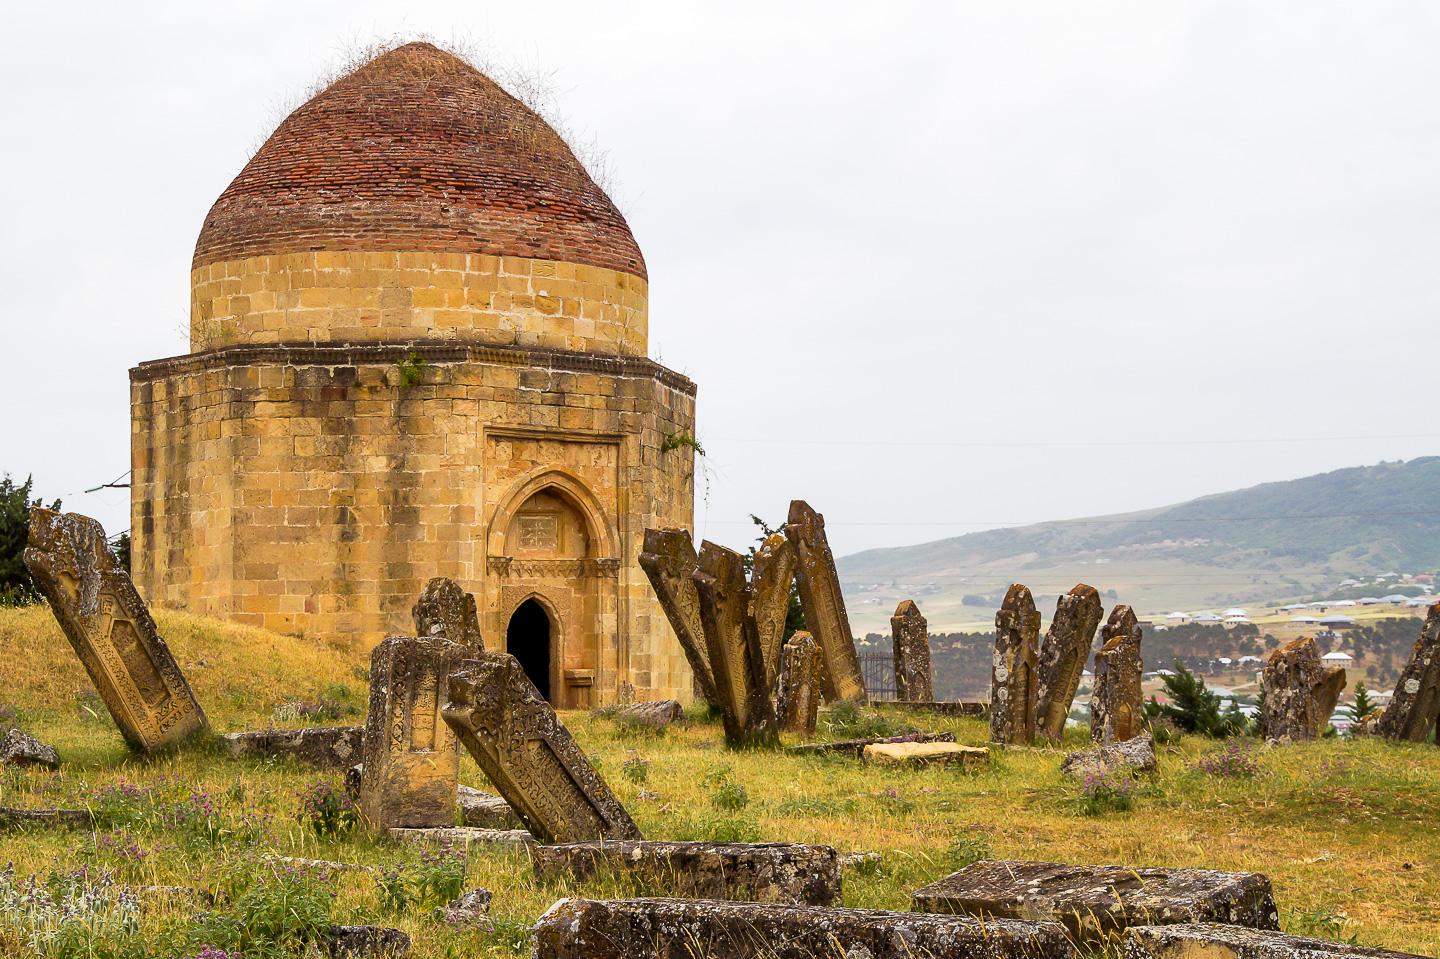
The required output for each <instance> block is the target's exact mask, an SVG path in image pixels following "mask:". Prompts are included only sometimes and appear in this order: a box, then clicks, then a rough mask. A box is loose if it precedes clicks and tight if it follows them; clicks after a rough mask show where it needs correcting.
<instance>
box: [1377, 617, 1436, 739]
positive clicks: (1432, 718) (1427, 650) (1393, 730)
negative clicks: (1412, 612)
mask: <svg viewBox="0 0 1440 959" xmlns="http://www.w3.org/2000/svg"><path fill="white" fill-rule="evenodd" d="M1437 718H1440V603H1437V604H1435V605H1434V606H1431V607H1430V611H1429V612H1428V613H1427V614H1426V615H1425V625H1424V626H1423V627H1421V629H1420V638H1419V639H1417V640H1416V641H1415V648H1414V649H1413V650H1412V651H1411V653H1410V662H1408V663H1406V664H1405V670H1404V672H1402V673H1401V674H1400V681H1399V682H1397V683H1396V684H1395V695H1394V696H1393V697H1392V698H1391V700H1390V705H1388V706H1386V707H1385V712H1384V713H1382V714H1381V716H1380V718H1379V720H1377V721H1376V723H1375V729H1376V731H1377V732H1378V733H1380V735H1382V736H1385V737H1387V738H1389V739H1399V740H1408V741H1409V742H1415V743H1423V742H1425V741H1426V740H1427V739H1429V738H1430V730H1431V729H1432V728H1433V727H1434V726H1435V723H1436V720H1437Z"/></svg>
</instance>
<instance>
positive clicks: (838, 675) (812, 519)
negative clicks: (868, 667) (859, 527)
mask: <svg viewBox="0 0 1440 959" xmlns="http://www.w3.org/2000/svg"><path fill="white" fill-rule="evenodd" d="M785 536H786V538H787V539H789V540H790V541H791V542H792V543H794V544H795V556H796V565H795V584H796V586H797V587H798V588H799V592H800V605H801V607H803V608H804V610H805V623H806V625H807V626H808V627H809V628H810V633H811V635H812V636H814V637H815V641H816V642H817V643H819V644H820V654H821V661H822V663H823V670H822V672H821V680H822V690H821V691H822V692H823V693H824V694H825V698H826V699H827V700H828V701H830V702H837V701H839V700H842V699H853V700H857V701H860V702H864V701H865V698H866V697H865V676H864V674H863V673H861V671H860V656H859V654H858V653H857V652H856V651H855V634H854V633H852V632H851V631H850V617H849V614H848V613H846V611H845V597H844V596H843V595H842V594H841V592H840V577H839V574H837V573H836V572H835V555H834V554H833V553H832V552H831V551H830V541H829V539H828V538H827V537H826V535H825V517H823V516H821V515H820V514H819V513H817V512H815V510H813V509H812V508H811V507H810V504H809V503H807V502H805V501H804V500H799V499H797V500H792V501H791V502H790V514H789V516H788V517H787V522H786V524H785Z"/></svg>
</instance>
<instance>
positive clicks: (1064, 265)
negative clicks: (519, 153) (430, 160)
mask: <svg viewBox="0 0 1440 959" xmlns="http://www.w3.org/2000/svg"><path fill="white" fill-rule="evenodd" d="M0 18H3V19H0V91H3V93H0V98H3V99H0V130H3V131H4V136H3V143H4V148H3V150H0V286H3V289H4V306H3V308H0V318H3V324H4V331H3V332H4V339H3V342H4V345H5V349H6V352H7V354H8V355H7V357H6V360H5V370H6V373H5V376H4V380H3V382H4V392H3V400H4V405H5V409H6V412H5V416H4V420H3V423H4V425H3V426H0V470H5V471H9V472H11V473H13V474H19V475H24V474H26V473H30V472H33V473H34V475H35V478H36V483H37V490H38V491H39V492H41V493H43V494H44V495H45V496H46V497H53V496H56V495H62V494H63V495H64V496H65V505H66V506H67V507H68V508H71V509H78V510H81V511H84V512H88V513H91V514H93V515H96V516H97V517H99V518H100V519H101V520H102V521H103V522H104V523H105V525H106V527H107V529H109V530H110V531H111V532H118V531H119V530H121V529H123V528H125V527H126V526H127V525H128V522H129V520H128V507H127V502H128V496H127V495H126V493H125V492H124V491H118V492H116V491H109V492H105V493H101V494H94V495H88V496H87V495H77V491H79V490H82V489H84V488H85V487H88V486H93V485H95V484H97V483H100V482H103V481H106V480H110V479H112V478H114V477H115V476H117V475H118V474H121V473H123V472H124V471H125V470H126V469H127V468H128V467H129V440H128V434H129V423H128V417H129V409H128V380H127V374H126V370H127V368H128V367H130V366H132V365H134V364H135V363H137V362H140V361H142V360H147V359H153V358H158V357H162V356H170V355H174V354H176V353H181V352H184V351H185V349H186V342H185V335H184V332H183V329H184V326H185V322H186V315H187V310H188V287H187V284H188V270H189V263H190V255H191V251H192V249H193V245H194V241H195V237H196V234H197V233H198V231H199V228H200V223H201V221H202V219H203V218H204V215H205V212H206V211H207V209H208V208H209V206H210V204H211V202H213V200H214V199H215V197H216V196H218V195H219V193H220V192H221V190H223V189H224V187H225V185H226V184H227V183H228V182H229V181H230V179H231V178H232V177H233V176H234V175H235V174H236V173H237V172H238V171H239V169H240V167H241V166H242V165H243V164H244V162H245V160H246V159H247V157H248V156H249V153H250V151H251V150H252V149H253V148H254V146H256V145H257V144H258V143H259V142H260V141H261V140H262V139H263V138H264V137H265V136H266V135H267V134H268V133H269V131H270V129H271V128H272V127H273V126H274V124H275V123H276V122H278V120H279V118H280V116H281V115H283V114H281V113H278V112H277V111H278V104H281V103H284V102H286V101H290V100H293V98H294V96H295V95H296V93H297V92H298V91H301V90H303V89H304V88H305V87H307V86H308V85H309V83H310V82H311V81H312V80H314V79H315V78H316V77H317V76H318V75H320V74H322V73H323V72H325V70H326V69H327V68H329V67H332V66H333V65H334V64H335V63H336V62H337V61H339V60H340V59H341V58H342V57H343V55H344V52H345V50H346V49H347V47H353V46H354V45H355V44H356V43H357V42H360V43H364V42H369V41H371V40H375V39H381V38H386V37H389V36H392V35H400V36H403V37H409V36H412V35H415V34H429V35H431V36H432V37H433V38H434V39H436V40H439V41H445V40H448V39H450V38H452V37H454V38H458V39H460V40H463V41H466V42H469V43H472V44H476V45H478V46H480V47H483V48H485V49H486V50H488V51H489V54H490V56H491V57H492V58H493V59H494V60H495V61H497V62H500V63H502V64H508V65H515V66H519V67H521V68H524V69H527V70H530V71H538V72H541V73H552V72H553V76H552V79H553V83H554V88H555V91H556V103H557V107H558V109H559V112H560V113H561V115H562V116H563V117H564V118H565V120H566V121H567V123H568V125H569V126H570V127H571V128H573V129H574V130H576V131H578V132H580V133H581V134H582V135H584V136H587V137H588V136H593V137H594V138H595V139H596V140H597V141H598V142H599V144H600V145H601V146H602V147H603V148H604V149H605V151H606V152H607V153H608V156H609V161H610V164H611V166H612V167H613V169H614V172H615V175H616V178H617V180H618V187H619V188H618V190H617V197H616V198H617V200H618V201H619V202H620V203H621V205H622V207H623V209H624V211H625V213H626V215H627V216H628V218H629V220H630V224H631V227H632V228H633V229H634V232H635V235H636V237H637V238H638V240H639V242H640V245H641V247H642V248H643V249H644V251H645V255H646V259H647V260H648V262H649V267H650V276H651V315H650V322H651V355H652V356H654V357H656V358H657V359H660V360H661V361H662V362H664V363H665V364H666V365H668V366H670V367H672V368H674V369H677V370H679V371H681V372H684V373H686V374H688V375H690V376H691V377H693V378H694V379H696V380H697V381H698V383H699V385H700V395H699V409H700V439H701V441H702V442H703V444H704V445H705V447H706V448H707V450H708V452H709V456H708V458H707V460H706V463H707V469H708V472H709V473H710V479H709V483H708V493H707V492H706V491H705V489H704V484H702V489H701V493H700V495H697V514H698V515H697V526H698V529H699V532H700V533H701V534H702V535H705V536H708V537H709V538H712V539H715V540H717V541H720V542H727V543H730V544H731V545H736V546H739V545H741V544H743V542H744V541H746V540H748V538H749V536H750V531H749V529H747V528H746V525H745V517H746V515H747V514H748V513H750V512H758V513H761V514H762V515H764V516H766V517H768V518H771V519H772V521H773V520H775V519H778V518H779V517H781V516H782V515H783V513H784V510H785V506H786V503H787V502H788V500H789V499H790V498H791V497H805V498H808V499H809V500H810V501H811V502H812V503H813V504H814V505H815V506H816V507H817V508H818V509H820V510H821V511H822V512H824V513H825V514H826V517H827V520H828V521H829V524H830V529H831V539H832V542H833V544H834V545H835V547H836V549H837V551H840V552H849V551H853V550H857V549H862V548H866V547H870V546H879V545H899V544H904V543H911V542H920V541H923V540H927V539H934V538H938V537H941V536H948V535H955V534H958V533H961V532H968V531H970V530H973V529H977V528H982V527H986V526H993V525H998V524H1007V523H1016V522H1028V521H1037V520H1044V519H1056V518H1063V517H1074V516H1084V515H1090V514H1096V513H1106V512H1117V511H1123V510H1130V509H1137V508H1142V507H1147V506H1154V505H1160V504H1163V503H1168V502H1173V501H1179V500H1183V499H1186V498H1189V497H1192V496H1195V495H1199V494H1203V493H1208V492H1219V491H1223V490H1226V489H1231V488H1234V487H1238V486H1244V485H1250V484H1253V483H1257V482H1262V481H1266V480H1273V479H1287V478H1292V477H1297V476H1302V475H1306V474H1309V473H1314V472H1318V471H1321V470H1326V469H1333V468H1338V467H1342V466H1350V465H1358V464H1362V463H1371V462H1375V461H1378V460H1381V459H1397V458H1410V457H1414V456H1418V455H1423V454H1426V453H1430V452H1434V451H1436V450H1437V449H1440V425H1437V424H1436V422H1435V409H1436V399H1435V390H1434V387H1433V384H1432V382H1431V378H1432V376H1433V368H1434V364H1433V363H1425V362H1424V361H1423V359H1422V358H1424V357H1427V356H1429V357H1433V356H1434V355H1436V350H1437V347H1440V323H1437V314H1440V310H1437V307H1440V286H1437V277H1440V270H1437V266H1440V263H1437V260H1440V174H1437V171H1440V110H1437V107H1436V94H1437V91H1440V57H1437V56H1436V51H1437V50H1440V6H1437V5H1436V4H1434V3H1433V2H1424V0H1416V2H1394V3H1387V2H1378V0H1366V2H1363V3H1359V2H1352V3H1344V4H1341V3H1325V2H1316V0H1301V2H1291V3H1280V2H1271V3H1265V4H1256V3H1253V2H1249V0H1246V2H1206V3H1165V2H1156V0H1143V2H1139V0H1137V2H1133V3H1098V2H1086V3H1075V2H1073V0H1061V2H1053V3H1017V2H1011V0H1003V2H1002V0H994V2H986V3H955V4H941V3H933V2H926V3H899V2H887V3H883V4H881V3H874V4H850V3H836V2H829V3H816V4H802V3H793V2H787V3H775V2H773V0H772V2H768V3H763V4H752V3H736V2H729V3H725V4H707V5H703V6H702V5H699V4H686V3H676V2H668V3H655V4H641V3H625V4H598V3H594V2H585V3H546V2H538V0H530V2H526V3H490V2H485V0H469V2H463V3H439V2H430V3H427V2H403V3H402V2H399V0H391V2H386V3H377V2H356V0H350V2H346V3H320V2H309V0H307V2H304V3H299V2H290V3H231V4H224V5H220V4H208V3H193V2H192V3H175V4H160V3H142V2H131V3H124V4H111V3H94V4H90V5H88V6H86V7H77V6H76V5H75V4H40V3H29V4H24V5H20V4H14V3H9V4H5V6H4V10H3V14H0Z"/></svg>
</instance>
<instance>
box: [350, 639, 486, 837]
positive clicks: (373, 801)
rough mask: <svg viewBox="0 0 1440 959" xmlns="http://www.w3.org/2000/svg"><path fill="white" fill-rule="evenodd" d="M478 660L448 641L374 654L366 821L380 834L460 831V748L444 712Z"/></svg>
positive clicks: (390, 644)
mask: <svg viewBox="0 0 1440 959" xmlns="http://www.w3.org/2000/svg"><path fill="white" fill-rule="evenodd" d="M473 654H474V650H473V649H468V648H466V647H464V646H461V645H460V644H459V643H452V642H450V641H449V640H448V639H445V638H444V637H441V636H392V637H390V638H389V639H387V640H385V641H384V642H382V643H381V644H380V645H378V646H376V647H375V651H374V652H373V653H371V655H370V710H369V712H368V713H367V715H366V717H365V740H364V756H365V760H364V762H365V774H364V775H363V776H362V777H361V780H360V815H361V816H362V817H363V818H364V820H365V822H366V823H367V824H368V825H369V826H370V827H371V828H372V829H375V830H377V831H383V830H385V829H391V828H395V827H408V828H415V829H425V828H437V827H441V826H453V825H455V791H456V787H457V785H458V784H459V775H460V747H459V744H458V743H456V741H455V735H454V733H452V732H451V731H450V727H449V726H448V725H446V723H445V721H444V719H443V717H442V716H441V709H442V708H443V707H444V705H445V694H446V680H447V679H448V677H449V675H450V673H451V671H452V670H454V669H455V668H457V667H458V666H459V665H460V663H461V662H462V661H464V660H465V659H466V658H467V657H468V656H470V655H473Z"/></svg>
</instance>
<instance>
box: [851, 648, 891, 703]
mask: <svg viewBox="0 0 1440 959" xmlns="http://www.w3.org/2000/svg"><path fill="white" fill-rule="evenodd" d="M860 674H861V675H862V676H864V677H865V692H866V693H867V694H868V695H869V697H870V701H871V702H882V703H883V702H894V701H896V700H898V699H899V698H900V691H899V689H897V688H896V686H895V658H894V657H893V656H891V655H890V654H889V653H869V652H862V653H860Z"/></svg>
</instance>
